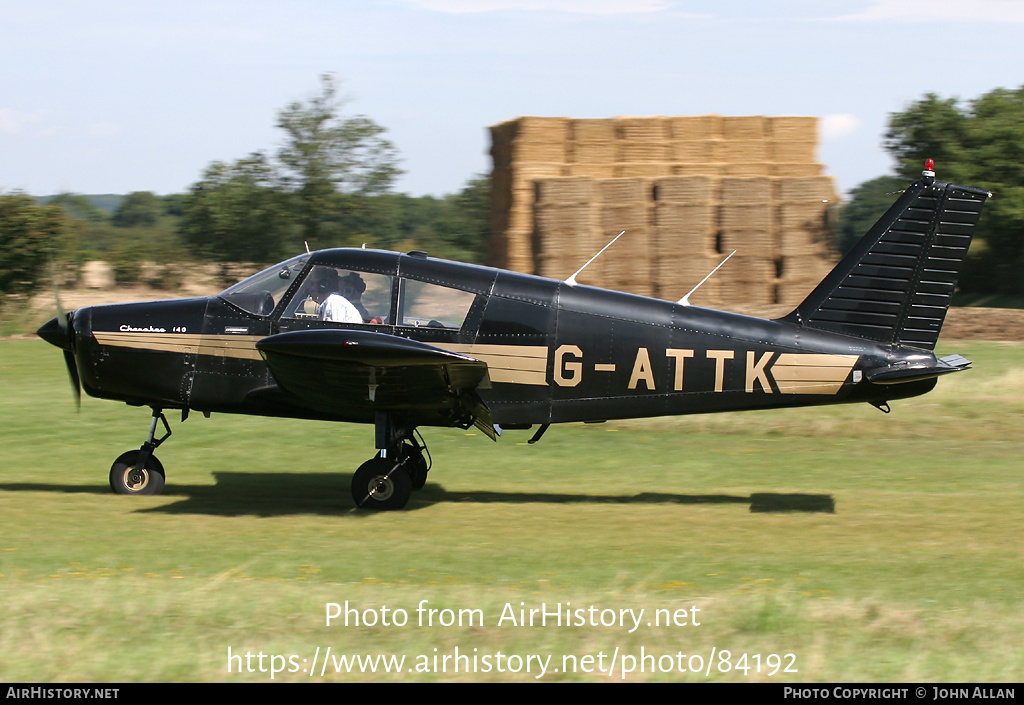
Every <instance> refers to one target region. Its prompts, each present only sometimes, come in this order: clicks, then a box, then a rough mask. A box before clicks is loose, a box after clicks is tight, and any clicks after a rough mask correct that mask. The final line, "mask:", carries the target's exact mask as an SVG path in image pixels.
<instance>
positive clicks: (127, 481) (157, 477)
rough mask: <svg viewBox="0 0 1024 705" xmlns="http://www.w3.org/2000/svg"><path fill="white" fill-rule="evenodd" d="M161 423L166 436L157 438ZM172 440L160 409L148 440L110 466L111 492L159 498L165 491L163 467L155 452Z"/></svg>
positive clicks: (155, 412)
mask: <svg viewBox="0 0 1024 705" xmlns="http://www.w3.org/2000/svg"><path fill="white" fill-rule="evenodd" d="M157 420H160V421H161V422H162V423H163V425H164V430H165V431H166V433H165V434H164V435H163V436H161V437H160V438H157V437H156V422H157ZM170 436H171V427H170V426H169V425H168V424H167V418H166V417H165V416H164V414H163V411H162V410H161V409H157V408H155V407H154V408H153V419H152V421H151V422H150V424H149V438H147V439H146V442H145V443H143V444H142V447H141V448H139V449H138V450H130V451H128V452H127V453H122V454H121V455H120V456H119V457H118V459H117V460H115V461H114V464H113V465H111V466H110V489H112V490H113V491H114V492H115V493H116V494H160V493H161V492H163V490H164V466H163V465H162V464H161V463H160V461H159V460H157V457H156V456H155V455H153V451H154V450H156V448H157V447H158V446H159V445H160V444H161V443H163V442H164V441H166V440H167V439H168V438H170Z"/></svg>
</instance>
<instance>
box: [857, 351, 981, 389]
mask: <svg viewBox="0 0 1024 705" xmlns="http://www.w3.org/2000/svg"><path fill="white" fill-rule="evenodd" d="M970 367H971V361H970V360H968V359H967V358H966V357H963V356H962V355H947V356H946V357H943V358H940V359H938V360H936V361H935V362H934V363H933V364H930V365H920V366H919V365H914V364H906V365H892V366H890V367H882V368H879V369H877V370H871V371H870V372H868V373H867V375H866V376H867V378H868V381H869V382H873V383H874V384H904V383H906V382H919V381H921V380H924V379H932V378H933V377H938V376H940V375H945V374H949V373H950V372H961V371H963V370H967V369H970Z"/></svg>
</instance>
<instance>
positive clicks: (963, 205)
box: [784, 171, 992, 350]
mask: <svg viewBox="0 0 1024 705" xmlns="http://www.w3.org/2000/svg"><path fill="white" fill-rule="evenodd" d="M991 195H992V194H991V193H989V192H988V191H984V190H982V189H976V188H971V187H969V186H956V185H953V184H947V183H943V182H941V181H936V180H935V176H934V173H933V172H931V171H926V172H924V176H923V177H922V178H921V180H919V181H916V182H914V183H913V184H911V186H910V187H909V188H908V189H907V190H906V191H905V192H904V193H903V195H902V196H901V197H900V198H899V199H898V200H897V201H896V203H894V204H893V205H892V207H890V208H889V210H888V211H887V212H886V213H885V215H883V216H882V217H881V219H879V221H878V222H877V223H875V225H874V226H872V228H871V229H870V230H869V231H868V233H867V235H865V236H864V238H863V239H862V240H861V241H860V242H859V243H857V245H856V247H854V249H853V250H851V251H850V253H849V254H847V255H846V256H845V257H844V258H843V259H842V261H840V262H839V264H838V265H836V267H835V269H833V270H832V272H831V273H829V275H828V276H827V277H825V279H824V280H822V282H821V283H820V284H819V285H818V286H817V288H815V289H814V291H812V292H811V293H810V295H808V297H807V298H806V299H805V300H804V302H803V303H801V304H800V305H799V306H798V307H797V309H796V310H795V311H793V313H791V314H789V316H787V317H786V318H785V319H784V320H786V321H790V322H793V323H798V324H800V325H803V326H806V327H808V328H815V329H819V330H828V331H833V332H835V333H843V334H845V335H851V336H856V337H858V338H867V339H869V340H874V341H878V342H881V343H888V344H891V345H907V346H911V347H916V348H923V349H925V350H933V349H934V348H935V343H936V341H937V340H938V337H939V330H940V329H941V328H942V323H943V321H944V320H945V318H946V310H947V309H948V308H949V302H950V300H951V299H952V296H953V291H954V290H955V289H956V282H957V278H958V277H959V275H960V269H961V267H962V266H963V262H964V259H965V258H966V257H967V248H968V247H969V246H970V244H971V237H972V236H973V234H974V227H975V225H977V223H978V217H979V216H980V215H981V209H982V206H983V205H984V203H985V201H986V199H988V198H989V196H991Z"/></svg>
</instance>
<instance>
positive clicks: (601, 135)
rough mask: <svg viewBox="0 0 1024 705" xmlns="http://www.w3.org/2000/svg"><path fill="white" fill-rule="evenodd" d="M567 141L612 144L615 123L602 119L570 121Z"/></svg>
mask: <svg viewBox="0 0 1024 705" xmlns="http://www.w3.org/2000/svg"><path fill="white" fill-rule="evenodd" d="M569 139H570V140H572V141H573V142H593V143H602V142H612V141H614V140H615V123H614V122H613V121H612V120H608V119H604V118H601V119H579V120H570V121H569Z"/></svg>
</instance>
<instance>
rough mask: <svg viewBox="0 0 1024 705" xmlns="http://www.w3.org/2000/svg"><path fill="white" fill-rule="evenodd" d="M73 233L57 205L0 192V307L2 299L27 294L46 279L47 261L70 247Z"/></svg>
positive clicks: (64, 213)
mask: <svg viewBox="0 0 1024 705" xmlns="http://www.w3.org/2000/svg"><path fill="white" fill-rule="evenodd" d="M72 232H73V230H72V228H71V227H70V224H69V221H68V216H67V214H66V212H65V211H64V209H63V208H61V207H60V206H51V205H46V206H41V205H38V204H37V203H36V202H35V199H33V198H32V197H31V196H27V195H24V194H11V195H0V307H2V305H3V302H4V299H5V298H7V297H9V296H12V295H18V296H29V295H31V294H32V293H34V292H35V291H36V290H37V289H38V288H39V287H40V285H42V284H43V283H44V282H46V281H49V278H50V271H51V270H50V268H49V264H50V262H52V261H53V259H54V258H56V257H57V256H58V255H59V254H61V253H62V252H63V251H66V250H67V249H69V248H70V244H71V243H70V242H69V239H70V238H71V235H72Z"/></svg>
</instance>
